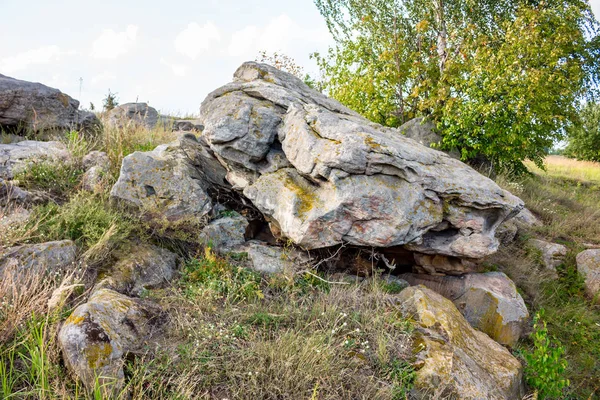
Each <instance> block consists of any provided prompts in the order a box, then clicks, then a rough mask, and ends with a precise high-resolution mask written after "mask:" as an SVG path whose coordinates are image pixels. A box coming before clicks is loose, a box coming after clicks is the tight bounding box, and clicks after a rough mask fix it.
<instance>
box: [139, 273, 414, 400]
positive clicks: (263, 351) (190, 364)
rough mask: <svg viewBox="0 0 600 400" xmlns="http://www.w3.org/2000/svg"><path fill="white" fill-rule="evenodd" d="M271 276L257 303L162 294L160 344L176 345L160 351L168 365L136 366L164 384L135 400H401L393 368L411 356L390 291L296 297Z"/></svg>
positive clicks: (336, 290) (342, 290) (337, 289)
mask: <svg viewBox="0 0 600 400" xmlns="http://www.w3.org/2000/svg"><path fill="white" fill-rule="evenodd" d="M272 279H273V280H272V281H271V282H269V283H268V286H267V287H265V288H264V290H265V291H266V293H265V296H266V298H265V299H262V300H261V299H255V300H253V301H247V302H246V301H244V302H241V303H229V302H227V301H225V302H223V298H222V297H220V296H216V297H215V296H214V293H212V292H211V291H207V292H197V293H196V294H195V295H194V296H193V297H189V296H188V295H186V294H185V289H182V288H174V289H173V290H170V291H168V292H167V293H164V294H163V295H160V296H159V297H160V301H161V302H162V303H163V304H164V305H165V306H166V307H170V308H171V310H172V311H171V315H172V321H173V326H172V330H171V336H170V337H169V338H168V339H167V341H168V342H169V343H178V345H177V347H176V348H173V346H172V344H171V345H170V346H169V347H168V348H167V349H165V350H164V353H163V354H164V357H165V360H168V364H166V365H161V363H160V362H156V360H157V359H156V358H155V359H154V364H152V363H151V364H147V360H145V361H144V363H141V364H138V366H137V368H138V369H139V368H140V365H146V366H147V365H150V367H147V368H146V369H147V370H146V371H145V373H144V374H139V373H138V375H140V376H142V375H143V376H148V375H152V374H154V373H157V372H158V375H159V376H160V377H161V378H160V379H161V381H162V382H165V381H166V382H168V384H166V385H164V386H161V387H156V386H155V385H156V384H157V383H158V381H157V380H156V379H154V380H151V381H150V382H149V385H147V386H146V388H147V389H148V386H150V387H152V388H153V391H152V390H151V391H148V390H147V391H145V392H144V393H143V395H142V393H136V395H135V396H134V398H144V396H146V397H152V398H179V396H181V398H219V399H221V398H230V399H300V398H306V399H310V398H318V399H373V398H382V399H383V398H404V397H394V393H396V394H397V393H400V391H401V390H403V389H404V388H405V387H406V388H407V387H409V386H410V384H409V382H408V381H406V382H398V381H397V379H396V380H395V378H393V377H392V375H393V374H392V370H393V368H394V367H393V366H394V365H397V364H400V363H401V362H402V361H403V360H406V359H408V358H409V349H410V340H411V335H410V332H411V327H410V324H409V323H408V322H407V321H406V320H404V319H402V318H400V317H399V315H398V313H397V311H396V309H395V307H394V306H393V305H392V304H393V302H392V301H391V300H392V298H393V296H392V295H388V294H386V293H385V292H383V291H382V290H381V289H380V288H379V287H377V286H375V285H371V286H367V287H360V286H356V285H352V286H350V287H347V286H344V287H341V286H334V287H332V288H331V289H330V290H326V291H322V290H317V289H310V291H309V292H308V293H301V292H299V291H296V290H294V289H293V288H286V289H285V290H280V289H274V287H277V286H278V283H276V281H277V280H279V279H281V277H275V278H272ZM182 290H183V292H182ZM269 290H275V291H276V292H277V293H271V294H269V293H268V291H269ZM395 363H396V364H395ZM152 369H154V372H150V371H151V370H152ZM407 372H408V370H407ZM394 377H396V375H394ZM407 380H408V378H407ZM132 385H133V386H134V387H135V386H137V387H141V386H143V385H139V383H138V384H137V385H136V384H135V382H133V383H132ZM402 385H404V386H402ZM167 393H168V395H167ZM192 393H195V395H191V394H192ZM163 396H164V397H163Z"/></svg>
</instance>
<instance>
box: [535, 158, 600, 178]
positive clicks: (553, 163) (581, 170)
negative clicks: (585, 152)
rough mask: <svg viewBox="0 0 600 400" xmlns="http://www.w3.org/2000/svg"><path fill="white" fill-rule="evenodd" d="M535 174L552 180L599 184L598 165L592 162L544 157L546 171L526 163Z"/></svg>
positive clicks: (599, 166)
mask: <svg viewBox="0 0 600 400" xmlns="http://www.w3.org/2000/svg"><path fill="white" fill-rule="evenodd" d="M527 167H528V168H530V170H532V171H533V172H534V173H535V174H538V175H548V176H551V177H554V178H566V179H571V180H576V181H580V182H582V183H586V184H600V163H597V162H592V161H577V160H575V159H572V158H567V157H563V156H548V157H546V171H542V170H540V169H539V168H537V167H536V166H535V165H534V164H533V163H527Z"/></svg>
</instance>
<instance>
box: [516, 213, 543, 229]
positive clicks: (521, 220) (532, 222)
mask: <svg viewBox="0 0 600 400" xmlns="http://www.w3.org/2000/svg"><path fill="white" fill-rule="evenodd" d="M513 220H514V221H515V222H516V223H517V224H519V225H521V226H523V227H532V226H541V225H542V221H540V220H539V219H538V218H537V217H536V216H535V215H533V213H532V212H531V211H529V209H527V208H524V209H522V210H521V212H520V213H518V214H517V215H516V216H515V217H514V218H513Z"/></svg>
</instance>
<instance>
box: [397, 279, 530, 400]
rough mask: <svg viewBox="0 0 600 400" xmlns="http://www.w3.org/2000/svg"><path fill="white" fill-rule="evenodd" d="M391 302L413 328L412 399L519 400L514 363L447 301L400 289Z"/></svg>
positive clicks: (424, 290)
mask: <svg viewBox="0 0 600 400" xmlns="http://www.w3.org/2000/svg"><path fill="white" fill-rule="evenodd" d="M397 299H398V304H399V307H400V311H401V313H402V315H403V316H404V317H405V318H410V319H411V320H413V321H414V322H415V324H416V325H417V330H416V331H415V333H414V336H415V340H414V342H413V343H414V346H415V348H414V352H415V356H416V361H415V362H414V367H415V369H416V370H417V371H416V374H417V377H416V380H415V384H414V388H413V390H412V394H413V395H414V396H415V397H416V398H418V399H431V398H434V394H435V395H437V396H438V397H435V398H456V399H486V400H509V399H521V398H522V395H523V388H522V383H521V379H522V367H521V363H520V362H519V360H517V359H516V358H515V357H514V356H513V355H512V354H510V352H509V351H508V350H506V349H505V348H504V347H503V346H501V345H500V344H498V343H496V342H494V341H493V340H492V339H490V337H489V336H487V335H486V334H485V333H482V332H479V331H477V330H475V329H473V328H472V327H471V326H470V325H469V323H468V322H467V321H466V320H465V318H464V317H463V316H462V315H461V314H460V312H459V311H458V310H457V309H456V307H455V306H454V304H452V302H451V301H450V300H448V299H445V298H444V297H442V296H441V295H439V294H437V293H435V292H433V291H432V290H430V289H427V288H426V287H424V286H412V287H410V288H408V289H405V290H403V291H402V292H400V294H399V295H398V297H397Z"/></svg>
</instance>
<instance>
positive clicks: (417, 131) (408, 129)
mask: <svg viewBox="0 0 600 400" xmlns="http://www.w3.org/2000/svg"><path fill="white" fill-rule="evenodd" d="M398 130H399V131H400V132H401V133H402V134H403V135H404V136H406V137H407V138H409V139H412V140H414V141H415V142H417V143H419V144H422V145H423V146H425V147H432V148H435V147H436V146H438V145H439V144H440V142H441V141H442V136H441V135H440V134H438V133H437V132H435V125H434V124H433V123H432V122H431V121H425V120H424V119H423V118H413V119H411V120H409V121H407V122H405V123H404V124H402V125H401V126H400V127H399V128H398Z"/></svg>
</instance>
